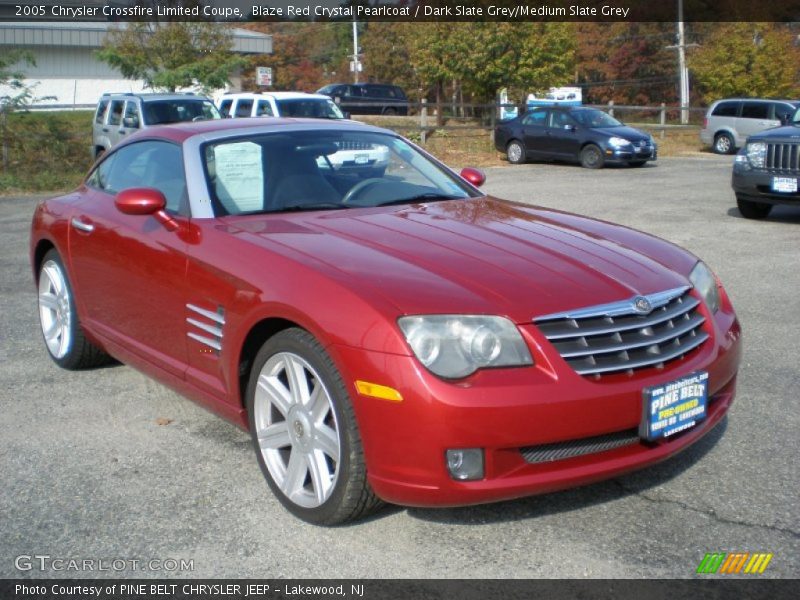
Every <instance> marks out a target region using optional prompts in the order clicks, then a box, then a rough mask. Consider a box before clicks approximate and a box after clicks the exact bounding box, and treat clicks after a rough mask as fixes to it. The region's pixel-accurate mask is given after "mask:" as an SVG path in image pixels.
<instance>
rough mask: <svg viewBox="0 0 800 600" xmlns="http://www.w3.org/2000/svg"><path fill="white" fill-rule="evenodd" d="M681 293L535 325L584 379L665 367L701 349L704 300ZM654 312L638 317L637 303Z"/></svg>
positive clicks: (543, 319) (570, 314)
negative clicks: (648, 307)
mask: <svg viewBox="0 0 800 600" xmlns="http://www.w3.org/2000/svg"><path fill="white" fill-rule="evenodd" d="M688 290H689V288H685V287H684V288H677V289H674V290H668V291H666V292H660V293H658V294H651V295H649V296H644V297H641V296H639V297H634V298H631V299H630V300H625V301H622V302H614V303H611V304H604V305H600V306H594V307H589V308H584V309H580V310H575V311H571V312H567V313H559V314H555V315H547V316H544V317H539V318H537V319H535V320H534V323H535V324H536V326H537V327H538V328H539V330H540V331H541V332H542V333H543V334H544V336H545V337H546V338H547V339H548V340H549V341H550V342H551V343H552V344H553V346H555V348H556V350H558V352H559V354H561V357H562V358H563V359H564V360H566V361H567V363H568V364H569V365H570V366H571V367H572V368H573V369H575V371H576V372H577V373H579V374H580V375H600V374H602V373H613V372H620V371H628V372H629V373H632V372H633V371H634V370H635V369H642V368H645V367H657V368H663V366H664V365H665V364H666V363H667V362H669V361H671V360H676V359H679V358H681V357H683V356H684V355H685V354H686V353H687V352H689V351H690V350H692V349H694V348H697V347H698V346H699V345H700V344H702V343H703V342H704V341H705V340H706V339H708V334H707V333H705V332H704V331H703V330H702V325H703V322H704V321H705V319H704V317H703V316H702V315H701V314H700V313H699V311H698V310H697V307H698V306H699V305H700V301H699V300H697V299H696V298H693V297H692V296H690V295H689V292H688ZM642 298H644V299H646V300H647V302H646V303H645V304H648V303H649V305H650V308H651V310H650V312H647V313H646V314H637V309H636V304H637V300H638V301H640V302H641V301H642Z"/></svg>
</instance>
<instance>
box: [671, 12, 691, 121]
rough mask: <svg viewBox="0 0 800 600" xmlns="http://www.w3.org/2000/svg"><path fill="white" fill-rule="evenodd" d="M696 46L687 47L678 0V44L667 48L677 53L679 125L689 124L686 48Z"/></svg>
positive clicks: (689, 46)
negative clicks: (679, 100)
mask: <svg viewBox="0 0 800 600" xmlns="http://www.w3.org/2000/svg"><path fill="white" fill-rule="evenodd" d="M695 46H697V44H689V45H688V46H687V44H686V40H685V38H684V31H683V0H678V43H677V44H676V45H674V46H667V48H669V49H672V50H677V51H678V78H679V79H680V95H681V124H682V125H686V124H687V123H688V122H689V69H688V68H686V48H692V47H695Z"/></svg>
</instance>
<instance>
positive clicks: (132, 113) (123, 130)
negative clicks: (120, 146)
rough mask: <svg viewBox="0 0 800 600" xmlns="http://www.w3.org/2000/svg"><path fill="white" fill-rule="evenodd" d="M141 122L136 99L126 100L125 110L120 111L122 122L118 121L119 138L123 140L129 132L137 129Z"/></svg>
mask: <svg viewBox="0 0 800 600" xmlns="http://www.w3.org/2000/svg"><path fill="white" fill-rule="evenodd" d="M141 122H142V121H141V116H140V115H139V105H138V103H137V102H136V100H128V101H127V102H126V103H125V112H123V113H122V123H120V126H119V129H118V130H117V133H118V134H119V139H120V140H124V139H125V138H126V137H127V136H128V135H130V134H131V133H135V132H136V131H138V130H139V127H140V126H141Z"/></svg>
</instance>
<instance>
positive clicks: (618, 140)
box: [494, 106, 658, 169]
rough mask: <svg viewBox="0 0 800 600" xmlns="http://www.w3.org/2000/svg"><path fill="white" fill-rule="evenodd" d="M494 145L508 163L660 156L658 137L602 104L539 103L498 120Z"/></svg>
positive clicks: (636, 163)
mask: <svg viewBox="0 0 800 600" xmlns="http://www.w3.org/2000/svg"><path fill="white" fill-rule="evenodd" d="M494 144H495V147H496V148H497V149H498V150H499V151H500V152H504V153H505V154H506V156H507V157H508V162H510V163H514V164H520V163H524V162H525V161H526V160H529V159H531V160H564V161H569V162H579V163H580V164H581V165H582V166H584V167H586V168H587V169H599V168H601V167H602V166H603V165H606V164H623V165H630V166H633V167H641V166H642V165H644V164H645V163H646V162H647V161H652V160H656V157H657V154H658V148H657V147H656V144H655V142H654V141H653V138H652V137H651V136H650V135H648V134H647V133H644V132H643V131H639V130H638V129H634V128H633V127H627V126H626V125H623V124H622V123H620V122H619V121H617V120H616V119H615V118H614V117H612V116H610V115H608V114H607V113H604V112H603V111H602V110H598V109H596V108H586V107H580V106H579V107H575V106H537V107H536V108H533V109H531V110H529V111H528V112H526V113H525V114H523V115H522V116H519V117H517V118H516V119H511V120H509V121H503V122H501V123H500V124H498V125H497V127H496V128H495V132H494Z"/></svg>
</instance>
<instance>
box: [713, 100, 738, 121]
mask: <svg viewBox="0 0 800 600" xmlns="http://www.w3.org/2000/svg"><path fill="white" fill-rule="evenodd" d="M738 113H739V103H738V102H720V103H719V104H717V106H715V107H714V112H712V113H711V115H712V116H714V117H735V116H736V115H737V114H738Z"/></svg>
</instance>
